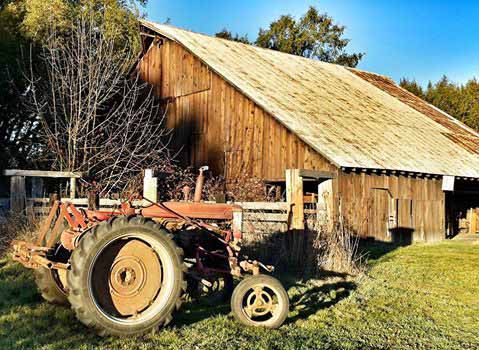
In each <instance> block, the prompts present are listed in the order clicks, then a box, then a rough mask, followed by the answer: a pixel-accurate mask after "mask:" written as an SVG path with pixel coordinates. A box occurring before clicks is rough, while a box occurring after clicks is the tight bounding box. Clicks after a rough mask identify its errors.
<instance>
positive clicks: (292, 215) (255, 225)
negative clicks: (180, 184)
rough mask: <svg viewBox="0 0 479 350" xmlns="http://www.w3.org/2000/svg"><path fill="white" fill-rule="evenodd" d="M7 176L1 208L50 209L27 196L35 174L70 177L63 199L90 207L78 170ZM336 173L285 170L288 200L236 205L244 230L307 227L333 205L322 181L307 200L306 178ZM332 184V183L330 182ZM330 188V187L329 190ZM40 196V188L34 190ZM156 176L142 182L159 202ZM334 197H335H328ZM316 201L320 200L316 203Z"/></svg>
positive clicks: (112, 203)
mask: <svg viewBox="0 0 479 350" xmlns="http://www.w3.org/2000/svg"><path fill="white" fill-rule="evenodd" d="M3 175H4V176H9V177H11V182H10V184H11V186H10V190H11V191H10V192H11V196H10V198H0V207H3V208H4V209H7V208H9V209H11V210H13V211H18V212H21V211H23V210H27V211H30V212H32V213H34V214H38V215H46V214H47V213H48V211H49V207H50V204H51V203H50V202H51V200H50V199H49V198H26V191H25V177H33V178H34V179H41V177H55V178H69V179H70V180H69V194H70V196H69V198H62V199H61V200H62V201H68V202H71V203H73V204H75V205H76V206H78V207H87V206H88V199H87V198H75V194H76V179H77V178H79V177H81V174H79V173H69V172H51V171H37V170H5V171H3ZM332 176H333V175H332V174H330V173H325V172H319V171H313V170H305V169H287V170H286V173H285V180H286V181H285V183H286V202H238V203H235V204H238V205H240V206H241V207H242V208H243V214H242V219H241V222H242V230H243V231H248V232H255V233H256V232H258V233H265V232H285V231H287V230H288V229H293V230H302V229H304V228H305V223H306V222H307V219H309V220H310V219H311V217H314V218H315V219H316V218H318V217H319V216H320V212H321V210H323V211H324V208H331V207H332V205H331V203H329V202H328V201H325V200H324V198H323V197H322V195H320V194H321V193H322V192H323V190H326V187H325V186H324V185H325V184H328V182H323V183H322V184H321V185H320V187H319V188H318V194H317V195H315V197H314V198H316V200H315V201H313V202H315V203H312V202H308V201H307V200H305V198H304V193H303V181H305V179H314V180H319V179H331V177H332ZM329 184H330V182H329ZM36 186H37V187H42V186H43V183H42V182H41V181H37V182H36ZM328 190H329V189H328ZM34 192H35V193H36V194H37V195H38V194H40V195H39V197H40V196H41V192H42V191H40V190H39V189H36V190H35V191H33V189H32V193H34ZM157 193H158V189H157V178H156V177H154V175H153V171H152V170H149V169H147V170H145V172H144V181H143V197H144V198H148V199H149V200H151V201H153V202H156V201H157ZM329 198H330V199H331V198H332V196H329ZM316 201H317V202H316ZM120 203H121V202H120V200H114V199H107V198H102V199H100V208H99V209H111V208H115V207H118V206H119V205H120ZM133 205H134V206H141V205H147V203H145V202H142V201H135V202H134V203H133Z"/></svg>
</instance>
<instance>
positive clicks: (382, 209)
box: [368, 188, 390, 241]
mask: <svg viewBox="0 0 479 350" xmlns="http://www.w3.org/2000/svg"><path fill="white" fill-rule="evenodd" d="M389 206H390V196H389V193H388V191H387V190H386V189H377V188H375V189H372V190H371V193H370V197H369V206H368V236H373V237H374V238H376V239H378V240H382V241H389V240H390V236H389V226H388V220H389V211H390V209H389Z"/></svg>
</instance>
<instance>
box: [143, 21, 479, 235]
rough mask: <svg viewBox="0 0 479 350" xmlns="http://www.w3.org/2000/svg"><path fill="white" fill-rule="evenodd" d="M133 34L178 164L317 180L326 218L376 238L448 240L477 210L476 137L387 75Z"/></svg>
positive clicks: (200, 40)
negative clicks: (327, 190)
mask: <svg viewBox="0 0 479 350" xmlns="http://www.w3.org/2000/svg"><path fill="white" fill-rule="evenodd" d="M141 32H142V38H143V48H144V50H143V54H142V56H141V59H140V61H139V64H138V69H139V71H140V73H141V76H142V78H143V79H144V80H145V81H147V82H149V83H151V84H153V86H154V87H155V91H156V93H157V95H158V96H160V97H161V98H162V99H163V100H164V101H165V102H167V105H168V107H167V108H168V112H167V116H168V117H167V123H168V126H169V127H171V128H173V129H174V135H175V137H174V140H173V143H174V144H173V146H175V147H176V148H178V149H181V150H182V157H183V159H184V160H186V161H187V162H188V164H191V165H195V166H199V165H203V164H208V165H209V166H210V167H211V168H212V169H213V171H214V172H215V173H216V174H224V175H225V176H226V178H228V179H231V178H235V177H238V176H240V175H242V174H247V175H250V176H256V177H260V178H262V179H265V180H266V181H270V182H276V183H281V182H284V181H285V170H286V169H304V170H301V171H299V172H297V174H299V176H303V177H304V178H305V179H306V178H307V177H308V176H309V175H311V174H312V175H311V176H309V177H312V178H314V177H315V176H316V178H318V175H317V174H324V176H319V177H322V178H323V179H316V180H317V181H318V183H319V182H321V181H324V178H325V177H326V178H328V177H330V178H331V180H329V184H330V187H331V191H332V198H333V199H334V205H333V207H334V208H333V209H334V210H333V212H334V215H336V216H337V215H339V214H341V218H342V219H343V220H344V221H345V222H347V224H348V225H350V226H351V227H352V228H353V230H354V231H355V232H357V234H359V235H361V236H363V237H374V238H376V239H378V240H384V241H394V240H398V239H401V240H406V241H408V240H409V241H436V240H440V239H443V238H446V237H447V236H450V235H454V234H455V233H457V231H458V229H459V223H460V219H461V218H465V216H466V213H467V212H468V210H469V209H470V208H475V207H478V206H479V203H478V202H479V200H478V199H477V198H478V197H477V195H478V194H479V192H478V189H479V186H478V182H477V180H478V179H479V134H478V133H476V132H475V131H473V130H472V129H470V128H468V127H467V126H465V125H463V124H461V123H460V122H458V121H457V120H455V119H454V118H453V117H451V116H449V115H447V114H446V113H444V112H442V111H440V110H438V109H437V108H435V107H433V106H431V105H429V104H427V103H426V102H424V101H422V100H421V99H419V98H417V97H415V96H414V95H412V94H410V93H408V92H407V91H405V90H403V89H402V88H400V87H399V86H397V85H396V84H395V83H394V82H393V81H392V80H390V79H389V78H387V77H385V76H382V75H378V74H374V73H368V72H364V71H360V70H356V69H348V68H345V67H342V66H338V65H333V64H328V63H323V62H319V61H317V60H310V59H306V58H302V57H297V56H292V55H288V54H284V53H280V52H277V51H272V50H266V49H262V48H258V47H254V46H250V45H245V44H241V43H237V42H232V41H227V40H223V39H219V38H214V37H210V36H206V35H202V34H198V33H193V32H190V31H186V30H182V29H178V28H175V27H172V26H169V25H160V24H156V23H152V22H147V21H142V23H141ZM310 170H315V171H316V172H309V173H308V171H310ZM308 174H309V175H308ZM315 174H316V175H315ZM328 174H329V175H328Z"/></svg>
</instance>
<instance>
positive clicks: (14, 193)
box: [10, 175, 26, 213]
mask: <svg viewBox="0 0 479 350" xmlns="http://www.w3.org/2000/svg"><path fill="white" fill-rule="evenodd" d="M25 207H26V193H25V177H24V176H18V175H15V176H12V177H11V178H10V210H11V211H13V212H15V213H21V212H23V211H24V210H25Z"/></svg>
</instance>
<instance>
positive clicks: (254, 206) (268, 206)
mask: <svg viewBox="0 0 479 350" xmlns="http://www.w3.org/2000/svg"><path fill="white" fill-rule="evenodd" d="M235 204H237V205H239V206H241V207H242V208H243V209H245V210H288V208H289V205H288V203H286V202H235Z"/></svg>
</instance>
